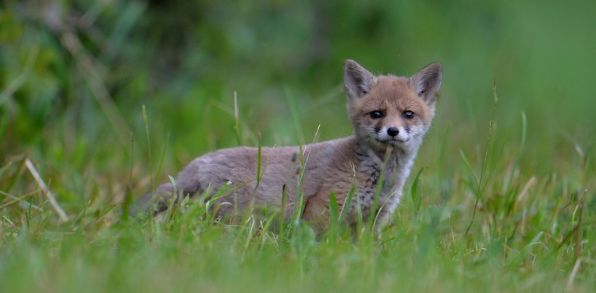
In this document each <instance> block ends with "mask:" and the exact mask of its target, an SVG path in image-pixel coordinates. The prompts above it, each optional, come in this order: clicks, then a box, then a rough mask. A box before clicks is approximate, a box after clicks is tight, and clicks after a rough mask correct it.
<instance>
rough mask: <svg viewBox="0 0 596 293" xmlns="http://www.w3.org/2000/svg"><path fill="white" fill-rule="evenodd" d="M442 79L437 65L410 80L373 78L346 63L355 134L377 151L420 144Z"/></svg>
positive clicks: (346, 79)
mask: <svg viewBox="0 0 596 293" xmlns="http://www.w3.org/2000/svg"><path fill="white" fill-rule="evenodd" d="M441 79H442V69H441V65H440V64H438V63H433V64H430V65H428V66H426V67H424V68H423V69H422V70H420V71H419V72H418V73H416V74H415V75H413V76H412V77H409V78H408V77H397V76H393V75H381V76H374V75H373V74H371V73H370V72H369V71H368V70H366V69H365V68H364V67H362V66H361V65H359V64H358V63H356V62H355V61H353V60H347V61H346V64H345V70H344V86H345V90H346V94H347V95H348V111H349V115H350V120H351V121H352V124H353V125H354V129H355V132H356V135H357V136H358V137H359V138H361V139H364V140H366V141H368V142H369V143H370V144H371V146H373V147H374V148H377V149H378V148H381V149H384V148H385V147H386V146H387V145H393V146H401V147H406V148H407V147H409V146H410V144H416V145H419V143H420V142H421V139H422V136H423V135H424V133H425V132H426V130H427V129H428V127H429V126H430V123H431V121H432V118H433V116H434V107H435V101H436V94H437V91H438V90H439V88H440V86H441ZM408 112H409V113H408Z"/></svg>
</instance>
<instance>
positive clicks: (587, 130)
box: [0, 0, 596, 292]
mask: <svg viewBox="0 0 596 293" xmlns="http://www.w3.org/2000/svg"><path fill="white" fill-rule="evenodd" d="M594 11H596V3H595V2H593V1H579V0H578V1H568V2H565V3H562V2H558V1H513V2H511V1H509V2H504V1H491V0H489V1H483V2H478V3H470V1H464V0H455V1H448V2H439V1H381V0H373V1H361V2H355V3H348V2H345V1H336V0H332V1H324V2H323V1H314V0H313V1H280V0H275V1H274V0H269V1H256V2H251V1H226V2H224V1H215V0H206V1H185V0H171V1H158V0H152V1H149V0H148V1H91V0H69V1H55V2H54V1H41V2H40V1H16V0H8V1H5V2H3V3H2V4H0V292H80V291H82V290H84V291H87V292H106V291H109V292H119V291H142V292H164V291H199V292H238V291H241V292H251V291H259V292H280V291H284V292H305V291H306V292H311V291H312V292H326V291H337V292H395V291H406V292H409V291H426V292H429V291H430V292H478V291H480V292H521V291H523V292H527V291H530V292H594V291H595V290H596V244H595V243H596V233H595V232H594V230H595V225H596V196H595V195H596V191H595V188H596V166H595V164H594V162H595V159H596V145H595V141H596V114H595V113H594V111H595V110H596V96H595V94H594V93H596V82H594V81H593V78H594V76H595V74H594V73H595V70H594V69H595V68H596V58H594V53H595V52H596V38H594V36H596V26H594ZM347 58H352V59H355V60H357V61H358V62H359V63H360V64H362V65H364V66H365V67H367V68H368V69H370V70H372V71H373V72H375V73H393V74H397V75H410V74H412V73H414V72H416V71H417V70H418V69H420V68H422V67H423V66H424V65H426V64H428V63H430V62H433V61H440V62H442V64H443V67H444V79H443V87H442V90H441V95H440V98H439V101H438V105H437V115H436V117H435V120H434V122H433V126H432V128H431V130H430V132H429V133H428V134H427V136H426V139H425V142H424V144H423V146H422V148H421V150H420V152H419V154H418V158H417V160H416V165H415V166H414V169H413V170H412V174H411V175H410V178H409V179H408V183H407V185H406V189H405V190H404V197H403V199H402V201H401V203H400V206H399V207H398V209H397V211H396V213H395V214H394V217H393V219H392V222H391V224H390V225H388V226H386V227H385V228H384V229H383V230H382V232H381V233H379V234H375V233H373V232H372V231H371V230H370V229H369V227H368V226H367V225H362V226H361V227H359V229H357V231H356V232H355V233H352V232H351V231H350V230H349V229H346V227H343V226H342V225H341V224H339V221H338V218H339V217H340V213H341V212H340V211H339V210H336V211H335V212H332V213H331V214H332V219H330V221H331V223H332V229H330V231H329V232H328V233H327V234H325V235H323V236H321V237H317V236H315V235H314V233H313V232H312V229H311V228H310V227H308V225H307V224H306V223H304V222H301V221H300V220H299V219H297V218H296V219H293V220H292V221H290V222H288V223H285V224H282V225H280V224H277V223H276V222H275V221H274V220H275V219H274V217H271V218H268V219H265V220H263V219H258V218H254V217H247V218H246V219H244V220H243V221H242V222H241V223H239V224H234V225H226V224H222V223H217V221H215V220H214V219H213V217H212V215H211V214H210V209H209V208H210V207H209V205H208V204H207V203H203V202H200V201H193V202H184V203H183V204H181V205H180V206H177V208H176V209H173V210H171V211H170V212H169V213H168V214H167V217H166V218H165V220H161V221H156V220H154V219H150V218H143V219H136V218H130V217H129V216H128V214H127V213H125V212H122V211H123V210H126V207H128V206H129V205H130V204H131V203H133V202H134V201H135V200H136V199H138V198H139V197H140V196H141V195H142V194H144V193H146V192H149V191H151V190H153V189H154V188H155V187H156V186H157V185H158V184H160V183H163V182H167V181H168V180H169V179H168V176H175V174H176V173H177V172H178V171H179V170H180V169H181V168H182V167H183V166H184V165H186V163H188V162H189V161H190V160H191V159H193V158H194V157H196V156H198V155H201V154H204V153H206V152H209V151H213V150H216V149H219V148H224V147H233V146H239V145H250V146H257V145H278V146H280V145H298V144H306V143H310V142H312V141H321V140H326V139H332V138H337V137H342V136H347V135H350V134H351V125H350V123H349V121H348V118H347V115H346V97H345V95H344V93H343V88H342V65H343V62H344V60H345V59H347Z"/></svg>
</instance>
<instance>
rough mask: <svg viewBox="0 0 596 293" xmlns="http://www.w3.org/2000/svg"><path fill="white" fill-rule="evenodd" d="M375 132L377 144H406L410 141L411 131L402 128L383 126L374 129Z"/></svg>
mask: <svg viewBox="0 0 596 293" xmlns="http://www.w3.org/2000/svg"><path fill="white" fill-rule="evenodd" d="M375 132H376V139H377V140H378V141H379V142H388V143H392V142H393V143H406V142H408V141H409V140H410V133H411V129H407V128H405V127H403V126H385V127H381V128H376V129H375Z"/></svg>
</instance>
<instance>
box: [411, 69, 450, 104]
mask: <svg viewBox="0 0 596 293" xmlns="http://www.w3.org/2000/svg"><path fill="white" fill-rule="evenodd" d="M442 80H443V65H441V63H431V64H429V65H426V66H425V67H424V68H422V69H421V70H420V71H418V73H416V74H415V75H414V76H412V77H410V86H411V87H412V88H414V90H415V91H416V94H417V95H418V96H419V97H421V98H422V99H423V100H424V101H426V102H427V103H429V104H433V103H434V102H435V100H436V99H437V92H438V91H439V89H440V88H441V82H442Z"/></svg>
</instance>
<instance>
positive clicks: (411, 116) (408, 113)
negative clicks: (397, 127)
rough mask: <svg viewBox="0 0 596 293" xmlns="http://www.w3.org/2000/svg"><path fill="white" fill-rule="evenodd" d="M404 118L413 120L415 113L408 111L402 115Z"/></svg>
mask: <svg viewBox="0 0 596 293" xmlns="http://www.w3.org/2000/svg"><path fill="white" fill-rule="evenodd" d="M402 116H403V117H404V118H406V119H412V118H414V112H412V111H410V110H407V111H404V112H403V113H402Z"/></svg>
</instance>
